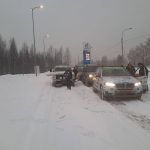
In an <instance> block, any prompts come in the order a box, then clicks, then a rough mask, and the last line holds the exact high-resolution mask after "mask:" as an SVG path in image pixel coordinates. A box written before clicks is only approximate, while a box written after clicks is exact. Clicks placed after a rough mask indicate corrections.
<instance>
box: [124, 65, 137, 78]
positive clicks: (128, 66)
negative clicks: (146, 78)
mask: <svg viewBox="0 0 150 150" xmlns="http://www.w3.org/2000/svg"><path fill="white" fill-rule="evenodd" d="M126 69H127V70H128V72H129V73H130V74H131V75H132V76H135V68H134V66H133V65H132V64H131V63H128V65H127V66H126Z"/></svg>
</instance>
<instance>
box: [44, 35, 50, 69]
mask: <svg viewBox="0 0 150 150" xmlns="http://www.w3.org/2000/svg"><path fill="white" fill-rule="evenodd" d="M46 38H49V34H46V35H45V36H44V37H43V49H44V64H45V69H46V68H47V65H46V51H45V39H46Z"/></svg>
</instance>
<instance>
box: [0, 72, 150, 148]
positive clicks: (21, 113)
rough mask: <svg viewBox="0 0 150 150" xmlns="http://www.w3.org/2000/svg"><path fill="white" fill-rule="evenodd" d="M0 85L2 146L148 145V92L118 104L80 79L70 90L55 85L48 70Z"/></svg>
mask: <svg viewBox="0 0 150 150" xmlns="http://www.w3.org/2000/svg"><path fill="white" fill-rule="evenodd" d="M0 83H1V84H0V91H1V94H0V118H1V123H0V150H103V149H104V150H149V149H150V142H149V141H150V126H149V119H150V109H149V108H150V96H149V93H147V94H145V95H143V97H142V98H143V102H141V101H136V100H134V101H123V102H122V103H118V104H119V105H118V104H117V102H115V103H110V102H106V101H102V100H100V98H99V96H98V95H97V94H95V93H94V92H93V91H92V88H89V87H85V86H84V85H83V84H82V83H81V82H79V81H78V82H76V86H75V87H72V90H67V89H66V87H61V88H55V87H52V86H51V77H50V76H46V75H45V74H41V75H39V76H38V77H35V76H34V75H24V76H23V75H14V76H13V75H5V76H0ZM139 116H140V117H139ZM141 116H142V117H141ZM138 117H139V118H138ZM135 118H136V119H135ZM141 118H143V120H142V119H141ZM138 119H139V120H140V121H139V120H138ZM142 123H143V124H142Z"/></svg>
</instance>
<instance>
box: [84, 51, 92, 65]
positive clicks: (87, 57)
mask: <svg viewBox="0 0 150 150" xmlns="http://www.w3.org/2000/svg"><path fill="white" fill-rule="evenodd" d="M90 63H91V59H90V52H88V51H83V64H90Z"/></svg>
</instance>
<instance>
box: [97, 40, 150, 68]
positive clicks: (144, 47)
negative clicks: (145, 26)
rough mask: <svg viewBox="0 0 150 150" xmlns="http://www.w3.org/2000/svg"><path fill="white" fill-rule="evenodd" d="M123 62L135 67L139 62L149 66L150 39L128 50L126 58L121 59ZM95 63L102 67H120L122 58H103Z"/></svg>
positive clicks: (119, 56)
mask: <svg viewBox="0 0 150 150" xmlns="http://www.w3.org/2000/svg"><path fill="white" fill-rule="evenodd" d="M123 62H124V65H126V64H127V63H129V62H131V63H132V64H133V65H135V66H137V64H138V63H139V62H142V63H143V64H145V65H146V66H150V38H148V39H147V40H146V41H145V42H144V43H141V44H140V45H138V46H136V47H135V48H132V49H130V50H129V53H128V54H127V58H125V57H124V58H123ZM96 63H97V64H99V65H104V66H120V65H122V56H121V55H117V56H116V57H115V58H113V59H110V58H109V57H107V56H103V57H102V59H101V60H97V61H96Z"/></svg>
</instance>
